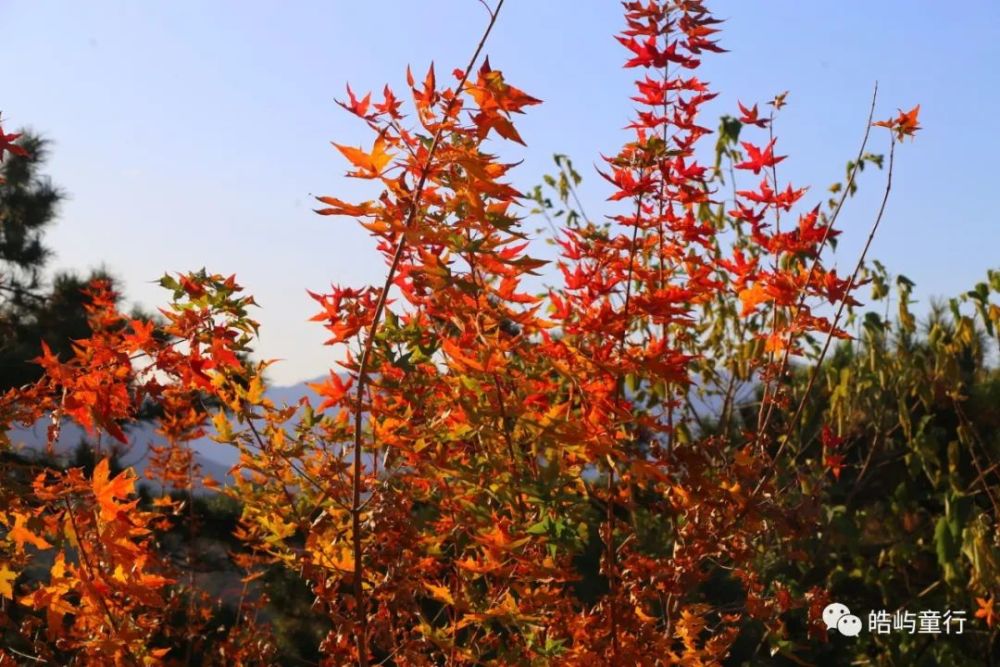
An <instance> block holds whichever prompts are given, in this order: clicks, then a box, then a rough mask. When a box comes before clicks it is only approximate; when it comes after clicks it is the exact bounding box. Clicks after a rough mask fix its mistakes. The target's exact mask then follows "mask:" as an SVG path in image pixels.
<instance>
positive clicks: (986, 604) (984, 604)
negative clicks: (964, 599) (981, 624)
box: [976, 595, 996, 628]
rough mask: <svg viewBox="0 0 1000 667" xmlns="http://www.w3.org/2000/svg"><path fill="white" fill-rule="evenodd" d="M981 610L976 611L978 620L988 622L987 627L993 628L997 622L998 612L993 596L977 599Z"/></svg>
mask: <svg viewBox="0 0 1000 667" xmlns="http://www.w3.org/2000/svg"><path fill="white" fill-rule="evenodd" d="M976 604H978V605H979V609H977V610H976V618H981V619H983V620H984V621H986V626H987V627H990V628H992V627H993V623H994V622H995V621H996V612H995V611H994V609H993V596H992V595H991V596H989V597H988V598H976Z"/></svg>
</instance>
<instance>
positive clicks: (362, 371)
mask: <svg viewBox="0 0 1000 667" xmlns="http://www.w3.org/2000/svg"><path fill="white" fill-rule="evenodd" d="M503 3H504V0H499V2H498V3H497V6H496V9H494V10H493V11H492V12H491V13H490V22H489V24H488V25H487V26H486V30H485V31H484V32H483V36H482V38H481V39H480V40H479V44H478V45H477V46H476V50H475V52H474V53H473V54H472V58H470V59H469V64H468V65H466V68H465V71H464V73H463V74H462V78H461V80H460V81H459V82H458V86H457V87H456V89H455V90H456V94H455V96H454V97H453V98H452V99H451V100H450V101H449V102H448V106H447V107H446V108H445V112H444V117H443V118H442V119H441V123H440V125H438V128H437V131H436V132H435V133H434V138H433V140H432V141H431V145H430V148H429V149H428V151H427V158H426V159H425V160H424V164H423V166H422V168H421V170H420V179H419V180H418V181H417V187H416V188H415V189H414V191H413V197H412V199H411V201H410V207H409V211H408V212H407V216H406V222H405V225H404V227H405V229H404V231H403V232H402V233H401V234H400V236H399V241H398V243H397V244H396V250H395V252H394V253H393V256H392V261H391V262H390V264H389V272H388V274H387V275H386V278H385V282H384V283H383V286H382V291H381V293H380V294H379V297H378V301H377V302H376V304H375V313H374V316H373V317H372V323H371V327H370V329H369V331H368V338H367V339H366V340H365V345H364V348H363V350H362V352H361V359H360V361H359V364H358V385H357V393H356V395H355V396H356V397H355V402H354V457H353V461H352V471H351V486H352V491H351V495H352V500H351V539H352V542H353V552H354V604H355V610H356V611H355V620H356V623H357V628H356V635H355V637H356V639H355V644H356V647H357V652H358V664H359V665H361V667H367V666H368V610H367V604H366V600H365V597H364V585H363V583H362V578H363V576H364V568H363V566H362V556H363V552H362V546H363V544H362V536H361V509H362V504H361V483H362V482H361V472H362V468H363V463H362V458H361V426H362V420H363V417H362V415H363V408H364V394H365V384H366V380H367V374H368V362H369V359H370V357H371V352H372V346H373V344H374V342H375V334H376V332H377V330H378V325H379V323H380V321H381V319H382V313H383V311H384V310H385V304H386V300H387V299H388V296H389V289H390V288H391V287H392V283H393V281H394V280H395V279H396V272H397V271H398V270H399V264H400V261H401V260H402V258H403V250H404V249H405V248H406V231H409V229H410V228H412V227H413V223H414V222H415V220H416V218H417V214H418V212H419V211H420V199H421V197H422V195H423V192H424V186H425V185H426V183H427V176H428V174H429V173H430V167H431V162H432V161H433V159H434V155H435V154H436V153H437V149H438V146H439V145H440V142H441V137H442V136H443V134H444V130H445V127H446V126H447V125H448V120H449V118H450V117H451V114H452V110H453V109H454V108H455V104H456V103H457V101H458V100H459V99H460V98H461V92H462V89H463V88H464V87H465V82H466V81H468V79H469V75H470V74H471V72H472V68H473V67H474V66H475V64H476V61H477V60H479V54H480V53H482V50H483V47H484V46H485V44H486V39H487V38H488V37H489V35H490V32H491V31H492V30H493V26H494V25H495V24H496V20H497V16H498V15H499V13H500V8H501V7H502V6H503Z"/></svg>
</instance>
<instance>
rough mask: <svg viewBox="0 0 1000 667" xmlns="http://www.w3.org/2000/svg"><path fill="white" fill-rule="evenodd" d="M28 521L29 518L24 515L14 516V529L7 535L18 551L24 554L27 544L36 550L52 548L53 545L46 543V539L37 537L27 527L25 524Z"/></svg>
mask: <svg viewBox="0 0 1000 667" xmlns="http://www.w3.org/2000/svg"><path fill="white" fill-rule="evenodd" d="M26 521H27V518H26V517H25V516H24V515H23V514H14V527H13V528H11V529H10V532H9V533H8V534H7V537H9V538H10V539H12V540H14V544H16V545H17V550H18V551H22V552H23V551H24V544H25V543H28V544H30V545H32V546H33V547H35V548H36V549H48V548H50V547H51V546H52V545H51V544H49V543H48V542H46V541H45V539H44V538H42V537H39V536H38V535H35V534H34V533H33V532H31V531H30V530H28V529H27V528H26V527H25V525H24V524H25V522H26Z"/></svg>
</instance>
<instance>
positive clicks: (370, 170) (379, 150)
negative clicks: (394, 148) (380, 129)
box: [331, 136, 392, 178]
mask: <svg viewBox="0 0 1000 667" xmlns="http://www.w3.org/2000/svg"><path fill="white" fill-rule="evenodd" d="M331 143H332V142H331ZM333 145H334V147H335V148H336V149H337V150H338V151H340V152H341V153H342V154H343V155H344V157H346V158H347V159H348V160H349V161H350V162H351V164H353V165H354V166H355V167H357V168H358V169H359V171H357V172H354V175H356V176H359V177H361V178H375V177H377V176H379V175H380V174H381V173H382V170H383V169H385V167H386V165H387V164H389V161H390V160H392V154H391V153H388V152H386V150H385V139H383V138H382V137H381V136H379V137H378V138H377V139H376V140H375V144H374V146H372V150H371V152H370V153H366V152H364V151H363V150H361V149H360V148H354V147H353V146H342V145H341V144H337V143H334V144H333Z"/></svg>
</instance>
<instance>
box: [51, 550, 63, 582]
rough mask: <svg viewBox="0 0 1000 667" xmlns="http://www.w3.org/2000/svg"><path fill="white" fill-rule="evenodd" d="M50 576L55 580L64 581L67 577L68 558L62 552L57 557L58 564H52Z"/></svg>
mask: <svg viewBox="0 0 1000 667" xmlns="http://www.w3.org/2000/svg"><path fill="white" fill-rule="evenodd" d="M49 574H51V575H52V579H53V580H55V579H62V578H63V577H65V576H66V556H65V554H63V553H62V552H61V551H60V552H59V554H58V555H56V562H54V563H53V564H52V568H51V569H50V570H49Z"/></svg>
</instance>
